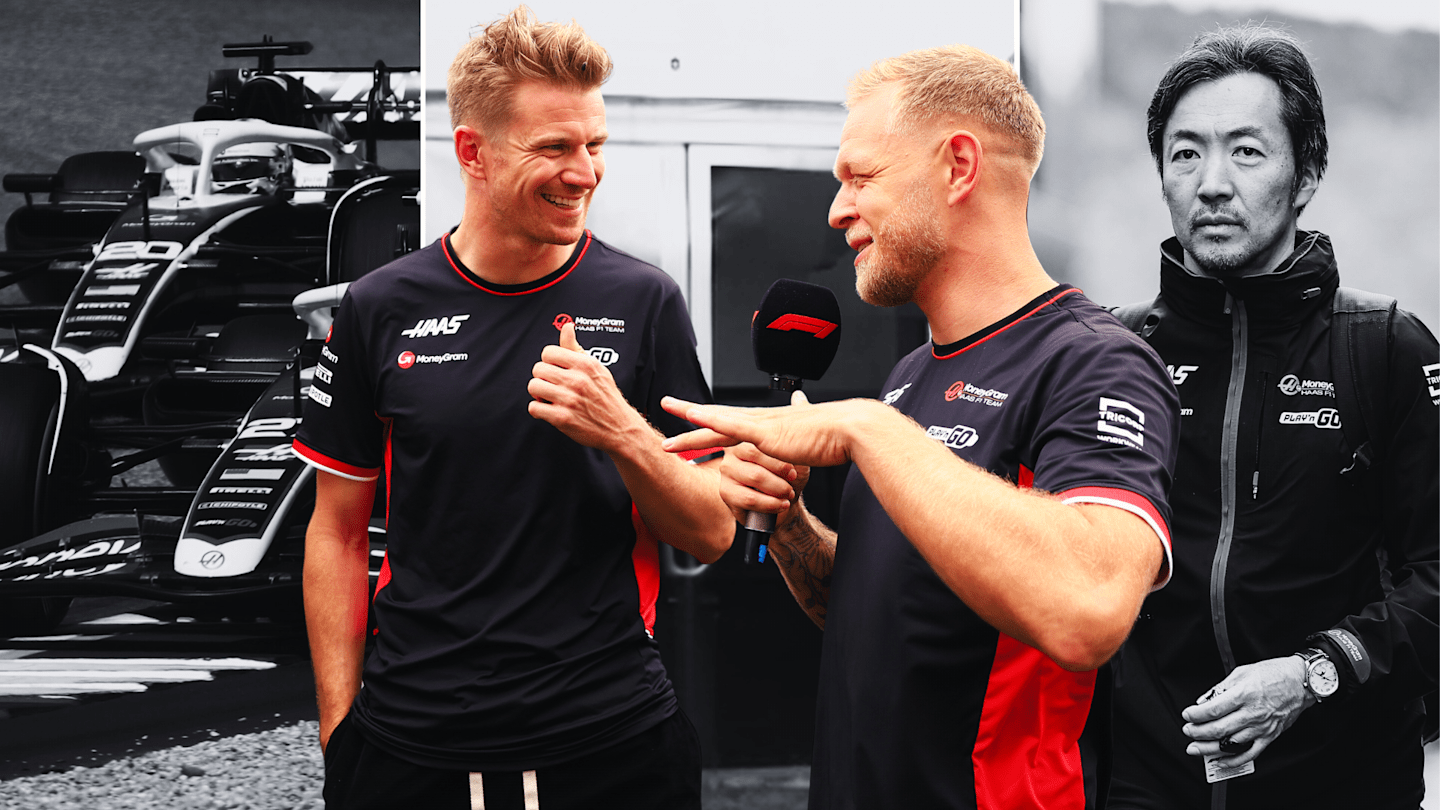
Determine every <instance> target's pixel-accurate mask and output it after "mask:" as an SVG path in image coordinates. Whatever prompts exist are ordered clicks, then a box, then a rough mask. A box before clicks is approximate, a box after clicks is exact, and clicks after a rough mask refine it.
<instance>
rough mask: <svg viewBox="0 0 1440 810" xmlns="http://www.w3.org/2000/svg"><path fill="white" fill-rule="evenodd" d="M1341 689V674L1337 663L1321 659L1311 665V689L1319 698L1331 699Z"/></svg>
mask: <svg viewBox="0 0 1440 810" xmlns="http://www.w3.org/2000/svg"><path fill="white" fill-rule="evenodd" d="M1339 688H1340V673H1339V672H1338V671H1336V669H1335V662H1334V661H1331V660H1330V659H1329V658H1321V659H1319V660H1317V661H1314V662H1312V663H1311V664H1310V689H1311V690H1312V691H1313V692H1314V693H1315V695H1316V696H1317V697H1330V696H1331V695H1333V694H1335V691H1336V690H1337V689H1339Z"/></svg>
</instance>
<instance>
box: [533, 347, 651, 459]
mask: <svg viewBox="0 0 1440 810" xmlns="http://www.w3.org/2000/svg"><path fill="white" fill-rule="evenodd" d="M526 390H528V391H529V393H530V396H531V397H532V399H533V401H532V402H531V403H530V406H529V407H530V415H531V416H533V417H535V418H536V419H543V420H545V421H546V422H549V423H550V424H552V425H554V426H555V427H556V428H558V429H559V430H560V432H562V433H564V434H565V435H566V436H569V437H570V438H571V439H574V440H575V441H576V442H579V443H580V444H583V445H585V446H586V447H594V448H596V449H598V450H604V451H606V452H611V451H612V450H614V449H615V448H616V447H618V446H619V445H620V444H621V443H623V442H625V441H627V440H632V439H638V438H642V437H643V438H644V439H646V440H652V441H658V439H655V437H654V432H653V431H652V430H651V429H650V426H649V423H647V422H646V421H645V418H644V417H642V416H641V415H640V414H639V412H637V411H636V410H635V409H634V408H633V407H631V405H630V403H629V402H627V401H626V400H625V396H624V395H623V394H621V393H620V389H619V388H618V387H617V386H616V385H615V378H614V377H613V376H611V374H610V370H609V369H607V368H606V367H605V365H604V364H603V363H601V362H600V361H599V360H596V359H595V358H593V357H591V356H590V355H588V354H586V353H585V349H584V348H583V347H582V346H581V345H580V341H579V340H577V339H576V338H575V324H574V323H567V324H565V325H564V326H562V327H560V337H559V339H558V341H557V342H556V343H554V344H552V345H550V346H546V347H545V349H544V351H542V352H541V353H540V362H538V363H536V364H535V367H534V369H532V371H531V380H530V384H529V386H527V389H526Z"/></svg>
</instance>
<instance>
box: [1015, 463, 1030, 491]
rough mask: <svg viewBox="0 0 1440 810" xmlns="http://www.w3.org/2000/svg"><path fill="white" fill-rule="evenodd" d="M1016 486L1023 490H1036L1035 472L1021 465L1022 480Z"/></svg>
mask: <svg viewBox="0 0 1440 810" xmlns="http://www.w3.org/2000/svg"><path fill="white" fill-rule="evenodd" d="M1015 485H1016V486H1018V487H1020V488H1021V489H1034V488H1035V471H1034V470H1032V469H1030V468H1029V467H1026V466H1025V465H1024V464H1021V465H1020V480H1019V481H1018V482H1016V484H1015Z"/></svg>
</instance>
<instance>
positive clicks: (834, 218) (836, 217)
mask: <svg viewBox="0 0 1440 810" xmlns="http://www.w3.org/2000/svg"><path fill="white" fill-rule="evenodd" d="M858 216H859V215H858V214H857V213H856V212H855V192H854V191H851V190H850V189H849V187H847V186H846V185H845V184H844V183H841V184H840V190H839V191H837V192H835V199H834V200H831V201H830V214H829V221H830V227H832V228H841V229H843V228H849V227H850V226H851V225H852V224H854V222H855V220H856V219H857V218H858Z"/></svg>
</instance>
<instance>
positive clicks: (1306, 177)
mask: <svg viewBox="0 0 1440 810" xmlns="http://www.w3.org/2000/svg"><path fill="white" fill-rule="evenodd" d="M1318 188H1320V172H1319V171H1318V170H1316V168H1315V161H1313V160H1312V161H1309V162H1308V163H1306V164H1305V166H1304V168H1302V169H1301V170H1300V182H1298V183H1296V185H1295V209H1296V210H1297V211H1298V210H1301V209H1303V208H1304V207H1305V206H1306V205H1309V204H1310V198H1311V197H1314V196H1315V190H1316V189H1318Z"/></svg>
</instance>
